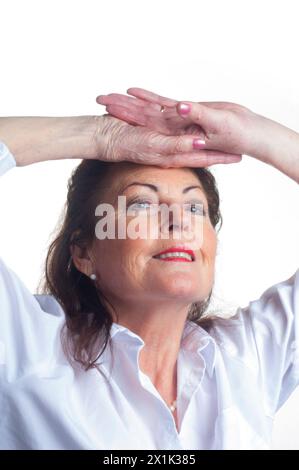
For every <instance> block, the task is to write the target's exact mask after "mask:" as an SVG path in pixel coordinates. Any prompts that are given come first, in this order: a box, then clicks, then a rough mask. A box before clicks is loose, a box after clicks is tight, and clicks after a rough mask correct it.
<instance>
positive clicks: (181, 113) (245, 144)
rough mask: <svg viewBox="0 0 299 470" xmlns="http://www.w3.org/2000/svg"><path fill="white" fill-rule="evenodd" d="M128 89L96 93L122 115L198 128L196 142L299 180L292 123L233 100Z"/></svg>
mask: <svg viewBox="0 0 299 470" xmlns="http://www.w3.org/2000/svg"><path fill="white" fill-rule="evenodd" d="M127 92H128V93H129V94H130V95H131V96H128V95H121V94H109V95H100V96H98V98H97V102H98V103H100V104H103V105H105V106H106V110H107V111H108V112H109V113H110V114H112V115H114V116H116V117H118V118H120V119H124V120H126V121H128V122H131V123H134V124H139V125H141V126H147V127H148V128H151V129H153V130H155V131H157V132H161V133H163V134H166V135H179V136H182V135H184V134H186V133H187V134H189V135H190V134H196V135H197V136H198V138H199V139H201V140H204V141H205V145H203V144H202V143H201V142H199V143H198V148H204V149H208V150H216V151H219V152H221V151H222V152H227V153H232V154H246V155H249V156H251V157H253V158H256V159H258V160H260V161H262V162H264V163H268V164H270V165H272V166H274V167H275V168H277V169H278V170H280V171H282V172H283V173H285V174H286V175H287V176H290V177H291V178H292V179H294V180H295V181H297V182H299V135H298V133H296V132H294V131H292V130H291V129H288V128H287V127H285V126H283V125H281V124H279V123H277V122H275V121H272V120H271V119H268V118H266V117H264V116H261V115H258V114H256V113H254V112H253V111H251V110H250V109H248V108H246V107H244V106H241V105H238V104H235V103H228V102H200V103H194V102H189V101H184V102H179V101H176V100H173V99H170V98H165V97H163V96H159V95H157V94H155V93H152V92H150V91H147V90H143V89H141V88H130V89H129V90H128V91H127ZM161 108H162V109H163V112H161ZM195 147H196V143H195Z"/></svg>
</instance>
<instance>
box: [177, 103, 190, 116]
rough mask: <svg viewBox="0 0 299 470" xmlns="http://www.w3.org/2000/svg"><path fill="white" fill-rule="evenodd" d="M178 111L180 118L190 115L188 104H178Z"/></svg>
mask: <svg viewBox="0 0 299 470" xmlns="http://www.w3.org/2000/svg"><path fill="white" fill-rule="evenodd" d="M178 110H179V113H180V114H181V115H182V116H186V115H187V114H189V113H190V111H191V106H190V104H187V103H179V104H178Z"/></svg>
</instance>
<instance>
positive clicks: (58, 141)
mask: <svg viewBox="0 0 299 470" xmlns="http://www.w3.org/2000/svg"><path fill="white" fill-rule="evenodd" d="M101 126H102V116H70V117H7V118H6V117H5V118H0V141H2V142H4V143H5V144H6V145H7V147H8V148H9V149H10V151H11V153H12V154H13V155H14V157H15V160H16V162H17V166H25V165H30V164H32V163H37V162H41V161H46V160H58V159H65V158H83V159H84V158H91V159H94V158H97V155H98V152H99V148H98V147H99V143H98V140H99V134H100V129H101Z"/></svg>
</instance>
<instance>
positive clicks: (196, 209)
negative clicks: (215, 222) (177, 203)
mask: <svg viewBox="0 0 299 470" xmlns="http://www.w3.org/2000/svg"><path fill="white" fill-rule="evenodd" d="M186 206H187V209H188V210H191V212H192V213H193V214H196V215H206V211H205V209H204V207H203V204H201V203H197V202H193V203H190V204H186Z"/></svg>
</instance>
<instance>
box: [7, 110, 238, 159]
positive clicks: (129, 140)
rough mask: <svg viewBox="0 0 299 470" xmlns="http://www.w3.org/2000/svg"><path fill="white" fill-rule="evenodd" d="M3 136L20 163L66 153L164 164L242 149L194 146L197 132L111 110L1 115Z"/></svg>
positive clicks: (225, 156)
mask: <svg viewBox="0 0 299 470" xmlns="http://www.w3.org/2000/svg"><path fill="white" fill-rule="evenodd" d="M127 117H128V116H127ZM0 142H3V143H4V144H6V146H7V147H8V148H9V150H10V152H11V153H12V154H13V155H14V157H15V160H16V164H17V166H24V165H30V164H32V163H36V162H41V161H46V160H57V159H64V158H80V159H99V160H108V161H122V160H126V161H132V162H136V163H140V164H148V165H151V164H152V165H160V166H165V167H169V166H182V164H183V162H184V166H199V167H200V166H208V165H213V164H215V163H237V162H239V161H240V160H241V156H238V155H231V154H225V153H223V152H218V151H210V150H200V151H198V150H196V149H194V148H193V135H187V134H186V135H181V136H165V135H164V134H162V133H160V132H159V131H157V132H156V131H153V130H150V129H147V128H146V127H141V126H136V125H131V124H128V123H127V122H124V121H121V120H119V119H117V118H116V117H112V116H109V115H103V116H74V117H1V118H0Z"/></svg>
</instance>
